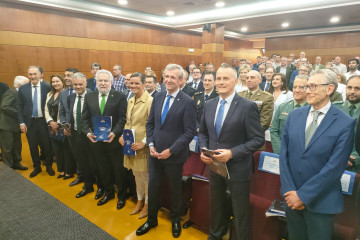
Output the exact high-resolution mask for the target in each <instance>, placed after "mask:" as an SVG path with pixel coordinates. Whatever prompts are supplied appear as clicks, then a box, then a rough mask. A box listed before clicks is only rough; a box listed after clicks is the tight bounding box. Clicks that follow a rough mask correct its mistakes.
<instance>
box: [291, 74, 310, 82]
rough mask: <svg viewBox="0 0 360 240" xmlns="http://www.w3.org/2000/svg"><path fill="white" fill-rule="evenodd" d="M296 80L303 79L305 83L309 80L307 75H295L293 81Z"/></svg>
mask: <svg viewBox="0 0 360 240" xmlns="http://www.w3.org/2000/svg"><path fill="white" fill-rule="evenodd" d="M296 79H305V80H306V81H307V80H309V76H308V75H297V76H296V77H295V79H294V81H295V80H296Z"/></svg>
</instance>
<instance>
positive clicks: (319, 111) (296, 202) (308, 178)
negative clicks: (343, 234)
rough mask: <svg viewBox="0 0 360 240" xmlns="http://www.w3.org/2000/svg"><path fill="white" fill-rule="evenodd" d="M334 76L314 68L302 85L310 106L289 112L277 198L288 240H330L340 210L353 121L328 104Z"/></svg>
mask: <svg viewBox="0 0 360 240" xmlns="http://www.w3.org/2000/svg"><path fill="white" fill-rule="evenodd" d="M336 83H337V77H336V74H335V73H334V72H332V71H331V70H328V69H321V70H314V71H313V72H312V73H311V75H310V78H309V80H308V83H307V85H306V92H307V101H308V104H309V106H306V107H302V108H298V109H294V110H293V111H291V112H290V114H289V116H288V119H287V121H286V123H285V126H284V128H283V137H282V139H281V149H280V180H281V194H282V195H283V196H284V197H285V201H286V206H285V213H286V219H287V228H288V232H289V237H290V239H293V240H297V239H299V240H300V239H301V240H304V239H305V240H306V239H309V240H312V239H331V237H332V228H333V221H334V217H335V215H336V214H337V213H340V212H342V211H343V205H344V204H343V193H342V191H341V183H340V178H341V176H342V174H343V173H344V170H345V168H346V166H347V163H348V158H349V156H350V153H351V151H352V149H353V143H354V126H355V120H354V119H352V118H351V117H350V116H348V115H346V114H345V113H343V112H342V111H341V110H339V109H337V108H336V107H334V106H332V105H331V102H330V94H331V93H332V92H333V91H335V85H336Z"/></svg>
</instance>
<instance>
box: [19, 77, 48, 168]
mask: <svg viewBox="0 0 360 240" xmlns="http://www.w3.org/2000/svg"><path fill="white" fill-rule="evenodd" d="M40 88H41V91H39V90H38V91H37V92H38V94H40V93H41V101H40V103H39V104H41V111H42V114H43V117H41V118H33V117H32V110H33V99H32V84H31V83H27V84H25V85H22V86H21V87H20V88H19V91H18V99H19V112H18V119H19V123H20V124H22V123H25V125H26V127H27V133H26V137H27V139H28V144H29V148H30V155H31V159H32V161H33V164H34V169H39V168H41V163H40V158H39V149H38V147H39V146H40V148H41V151H42V152H43V153H44V155H45V160H44V164H45V166H46V167H47V168H50V167H51V166H52V162H53V160H52V157H51V147H50V138H49V132H48V128H47V123H46V120H45V113H44V108H45V101H46V96H47V94H48V92H49V91H50V86H49V85H48V84H46V83H44V82H41V83H40Z"/></svg>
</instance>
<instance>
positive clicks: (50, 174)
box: [46, 167, 55, 176]
mask: <svg viewBox="0 0 360 240" xmlns="http://www.w3.org/2000/svg"><path fill="white" fill-rule="evenodd" d="M46 172H47V173H48V174H49V176H55V171H54V169H52V167H49V168H46Z"/></svg>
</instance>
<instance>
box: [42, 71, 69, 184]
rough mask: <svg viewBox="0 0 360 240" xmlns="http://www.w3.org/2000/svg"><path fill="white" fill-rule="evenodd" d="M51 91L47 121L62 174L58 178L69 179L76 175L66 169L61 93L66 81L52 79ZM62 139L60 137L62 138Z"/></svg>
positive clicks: (58, 168) (56, 78)
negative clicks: (60, 115) (60, 112)
mask: <svg viewBox="0 0 360 240" xmlns="http://www.w3.org/2000/svg"><path fill="white" fill-rule="evenodd" d="M50 87H51V90H50V92H49V93H48V94H47V96H46V102H45V120H46V122H47V124H48V126H49V132H50V140H51V145H52V149H53V150H54V153H55V158H56V165H57V171H58V172H59V173H60V174H59V176H58V177H57V178H64V179H65V180H66V179H69V178H72V177H73V176H74V175H73V174H74V170H75V169H66V166H65V156H64V154H65V145H64V140H65V137H64V130H63V128H62V127H61V124H60V117H59V110H60V93H61V92H62V91H63V90H64V87H65V81H64V78H63V77H62V76H60V75H59V74H55V75H52V76H51V77H50ZM61 135H62V137H59V136H61Z"/></svg>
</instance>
